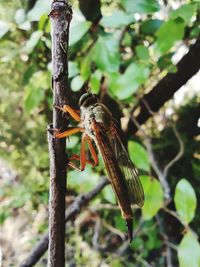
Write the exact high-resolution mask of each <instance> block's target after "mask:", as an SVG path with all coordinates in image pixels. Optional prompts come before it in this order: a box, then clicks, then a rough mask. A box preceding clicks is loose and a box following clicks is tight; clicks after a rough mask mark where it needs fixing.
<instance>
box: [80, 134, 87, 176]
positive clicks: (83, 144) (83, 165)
mask: <svg viewBox="0 0 200 267" xmlns="http://www.w3.org/2000/svg"><path fill="white" fill-rule="evenodd" d="M85 164H86V155H85V136H84V135H83V136H82V141H81V155H80V169H81V171H83V170H84V169H85Z"/></svg>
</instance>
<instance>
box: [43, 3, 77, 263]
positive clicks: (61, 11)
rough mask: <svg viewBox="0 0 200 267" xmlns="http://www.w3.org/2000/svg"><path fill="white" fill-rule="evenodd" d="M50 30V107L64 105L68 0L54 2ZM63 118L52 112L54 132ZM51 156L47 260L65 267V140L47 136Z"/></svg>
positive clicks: (68, 20)
mask: <svg viewBox="0 0 200 267" xmlns="http://www.w3.org/2000/svg"><path fill="white" fill-rule="evenodd" d="M49 17H50V19H51V28H52V63H53V76H52V85H53V104H54V105H56V106H62V105H63V104H65V103H66V102H67V92H68V88H67V80H68V77H67V74H68V62H67V53H68V35H69V24H70V21H71V18H72V11H71V8H70V7H69V5H68V3H67V1H64V0H63V1H61V0H59V1H53V2H52V5H51V12H50V14H49ZM66 127H67V124H66V119H64V118H63V116H62V113H61V112H59V111H58V110H57V109H54V110H53V129H62V130H65V129H66ZM48 141H49V155H50V197H49V258H48V265H49V266H50V267H58V266H59V267H64V266H65V193H66V162H67V161H66V139H65V138H64V139H60V140H59V139H55V138H54V137H53V135H52V134H51V133H50V132H49V133H48Z"/></svg>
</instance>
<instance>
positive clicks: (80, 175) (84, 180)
mask: <svg viewBox="0 0 200 267" xmlns="http://www.w3.org/2000/svg"><path fill="white" fill-rule="evenodd" d="M98 182H99V175H98V174H96V173H94V172H93V171H92V170H91V168H89V167H86V169H85V170H84V172H78V171H74V170H73V171H70V172H69V186H70V187H71V188H75V189H77V190H78V193H79V194H82V193H85V192H87V191H89V190H91V189H93V188H94V187H95V186H96V185H97V183H98Z"/></svg>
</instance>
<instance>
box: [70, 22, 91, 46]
mask: <svg viewBox="0 0 200 267" xmlns="http://www.w3.org/2000/svg"><path fill="white" fill-rule="evenodd" d="M90 26H91V22H89V21H83V22H80V23H78V24H76V25H73V26H71V27H70V31H69V46H72V45H74V44H75V43H77V42H78V41H79V40H80V39H81V38H82V37H83V35H84V34H86V32H87V31H88V30H89V28H90Z"/></svg>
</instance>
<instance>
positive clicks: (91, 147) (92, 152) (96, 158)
mask: <svg viewBox="0 0 200 267" xmlns="http://www.w3.org/2000/svg"><path fill="white" fill-rule="evenodd" d="M85 138H86V140H87V143H88V147H89V150H90V153H91V156H92V159H93V161H94V166H97V165H98V164H99V159H98V156H97V153H96V151H95V149H94V146H93V144H92V141H91V139H90V137H89V136H88V135H86V137H85Z"/></svg>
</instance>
